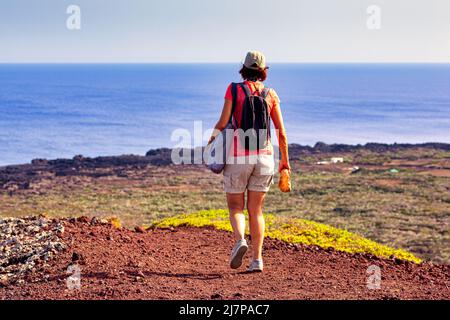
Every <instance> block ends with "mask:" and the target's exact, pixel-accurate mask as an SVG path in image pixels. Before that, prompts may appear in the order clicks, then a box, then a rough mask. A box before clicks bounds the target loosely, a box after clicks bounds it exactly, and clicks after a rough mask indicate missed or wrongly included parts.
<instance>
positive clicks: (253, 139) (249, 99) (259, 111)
mask: <svg viewBox="0 0 450 320" xmlns="http://www.w3.org/2000/svg"><path fill="white" fill-rule="evenodd" d="M237 86H241V88H242V90H244V92H245V100H244V104H243V106H242V117H241V125H240V127H239V128H236V129H242V130H240V131H239V134H238V136H239V139H240V142H241V145H242V146H244V147H245V150H259V149H264V148H265V147H267V145H268V143H269V139H270V115H269V106H268V103H267V100H266V98H267V96H268V94H269V91H270V89H269V88H264V89H263V90H262V91H261V92H260V93H259V92H258V91H256V92H253V93H252V92H251V91H250V89H249V87H248V86H247V85H246V84H245V83H239V84H237V83H233V86H232V94H233V100H234V101H235V97H236V96H237ZM257 92H258V93H259V94H258V95H256V93H257ZM234 103H235V102H234Z"/></svg>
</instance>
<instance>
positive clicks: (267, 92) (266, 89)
mask: <svg viewBox="0 0 450 320" xmlns="http://www.w3.org/2000/svg"><path fill="white" fill-rule="evenodd" d="M269 92H270V88H264V89H263V91H262V92H261V95H260V97H261V98H263V99H265V98H267V96H268V95H269Z"/></svg>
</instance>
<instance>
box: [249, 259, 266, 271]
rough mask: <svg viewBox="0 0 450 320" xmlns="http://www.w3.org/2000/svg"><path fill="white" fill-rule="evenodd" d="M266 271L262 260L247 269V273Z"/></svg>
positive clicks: (254, 261) (255, 261) (254, 262)
mask: <svg viewBox="0 0 450 320" xmlns="http://www.w3.org/2000/svg"><path fill="white" fill-rule="evenodd" d="M263 269H264V266H263V261H262V260H253V261H252V263H250V266H249V267H248V269H247V272H262V271H263Z"/></svg>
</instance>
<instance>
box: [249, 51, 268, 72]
mask: <svg viewBox="0 0 450 320" xmlns="http://www.w3.org/2000/svg"><path fill="white" fill-rule="evenodd" d="M244 66H245V67H246V68H248V69H253V70H259V69H267V67H266V57H264V55H263V54H262V52H259V51H250V52H248V53H247V56H246V57H245V61H244Z"/></svg>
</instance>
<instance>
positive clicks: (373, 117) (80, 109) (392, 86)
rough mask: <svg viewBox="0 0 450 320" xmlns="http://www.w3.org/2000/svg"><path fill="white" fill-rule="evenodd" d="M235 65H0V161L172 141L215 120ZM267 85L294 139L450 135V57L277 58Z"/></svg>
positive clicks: (139, 150) (409, 139) (406, 139)
mask: <svg viewBox="0 0 450 320" xmlns="http://www.w3.org/2000/svg"><path fill="white" fill-rule="evenodd" d="M238 69H239V65H238V64H145V65H144V64H97V65H96V64H72V65H64V64H40V65H38V64H36V65H34V64H23V65H6V64H4V65H0V166H1V165H7V164H16V163H27V162H29V161H30V160H32V159H34V158H47V159H53V158H71V157H73V156H74V155H77V154H82V155H85V156H99V155H120V154H141V155H142V154H145V153H146V151H148V150H149V149H151V148H157V147H173V146H176V145H177V143H178V142H179V141H172V140H171V135H172V133H173V132H174V130H176V129H186V130H189V131H190V132H193V130H194V122H196V121H201V122H202V126H203V129H204V130H205V129H207V128H212V127H213V126H214V124H215V122H216V121H217V119H218V117H219V113H220V111H221V108H222V104H223V96H224V93H225V90H226V88H227V86H228V84H229V83H230V82H232V81H239V74H238V73H237V71H238ZM267 85H268V86H270V87H273V88H275V89H276V91H277V93H278V95H279V97H280V99H281V106H282V110H283V115H284V119H285V124H286V129H287V133H288V139H289V142H290V143H294V142H295V143H300V144H309V145H313V144H315V143H316V142H317V141H323V142H326V143H349V144H357V143H366V142H385V143H393V142H399V143H420V142H448V143H450V65H447V64H273V65H271V68H270V70H269V79H268V81H267ZM199 144H201V142H199V141H196V142H195V145H199Z"/></svg>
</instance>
